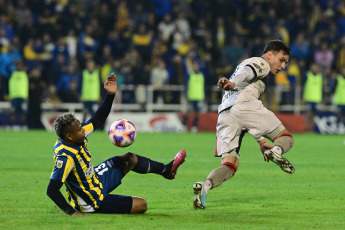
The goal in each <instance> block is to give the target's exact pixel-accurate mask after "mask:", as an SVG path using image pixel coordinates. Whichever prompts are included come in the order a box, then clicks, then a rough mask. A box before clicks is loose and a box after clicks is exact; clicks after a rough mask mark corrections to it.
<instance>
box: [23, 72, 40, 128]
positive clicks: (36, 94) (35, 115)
mask: <svg viewBox="0 0 345 230" xmlns="http://www.w3.org/2000/svg"><path fill="white" fill-rule="evenodd" d="M42 92H43V83H42V79H41V68H40V67H39V66H35V67H34V68H33V69H32V70H31V72H30V74H29V100H28V116H27V117H28V119H27V120H28V128H29V129H41V128H43V126H42V123H41V101H42Z"/></svg>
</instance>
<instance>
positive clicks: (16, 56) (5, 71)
mask: <svg viewBox="0 0 345 230" xmlns="http://www.w3.org/2000/svg"><path fill="white" fill-rule="evenodd" d="M21 59H22V56H21V54H20V53H19V51H18V50H17V48H16V47H15V46H14V45H12V44H9V46H8V50H7V52H5V53H2V54H0V87H1V88H0V101H2V100H5V97H6V96H7V95H8V80H9V78H10V76H11V72H12V71H14V70H15V61H17V60H21Z"/></svg>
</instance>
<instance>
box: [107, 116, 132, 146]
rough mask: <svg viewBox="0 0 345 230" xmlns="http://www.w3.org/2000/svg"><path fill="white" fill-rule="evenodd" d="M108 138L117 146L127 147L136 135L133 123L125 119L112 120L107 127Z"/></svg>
mask: <svg viewBox="0 0 345 230" xmlns="http://www.w3.org/2000/svg"><path fill="white" fill-rule="evenodd" d="M108 136H109V140H110V142H111V143H112V144H114V145H116V146H118V147H127V146H130V145H131V144H133V142H134V140H135V137H136V136H137V129H136V128H135V126H134V124H133V123H132V122H130V121H129V120H126V119H120V120H117V121H114V122H113V123H112V124H111V125H110V127H109V129H108Z"/></svg>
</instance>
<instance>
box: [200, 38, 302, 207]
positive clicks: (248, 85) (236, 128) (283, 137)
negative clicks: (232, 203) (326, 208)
mask: <svg viewBox="0 0 345 230" xmlns="http://www.w3.org/2000/svg"><path fill="white" fill-rule="evenodd" d="M289 57H290V48H289V47H288V46H287V45H286V44H285V43H283V42H282V41H279V40H272V41H269V42H268V43H267V45H266V47H265V49H264V54H263V56H262V57H252V58H249V59H246V60H244V61H243V62H242V63H240V64H239V65H238V66H237V68H236V71H235V72H234V73H233V74H232V76H231V77H230V79H227V78H224V77H222V78H220V79H219V81H218V88H221V89H223V90H225V91H226V92H225V94H224V96H223V99H222V103H221V104H220V106H219V108H218V121H217V142H216V152H215V155H216V156H221V157H222V165H221V167H219V168H216V169H214V170H213V171H212V172H211V173H210V175H209V176H208V177H207V178H206V179H205V180H204V181H203V182H197V183H195V184H194V185H193V190H194V197H193V206H194V208H195V209H204V208H206V195H207V193H208V191H209V190H210V189H213V188H215V187H217V186H219V185H221V184H222V183H223V182H224V181H226V180H229V179H230V178H231V177H233V176H234V175H235V173H236V171H237V167H238V163H239V158H240V147H241V141H242V138H243V136H244V134H245V133H246V132H248V133H250V134H251V135H252V136H253V137H254V138H255V139H256V140H257V142H258V143H259V144H260V150H261V152H262V153H263V156H264V160H265V161H267V162H269V161H273V162H274V163H276V164H277V165H278V166H279V167H280V168H281V169H282V170H283V171H284V172H286V173H290V174H291V173H294V171H295V169H294V167H293V166H292V164H291V163H290V162H289V161H288V160H287V159H286V158H285V157H284V156H283V154H285V153H287V152H288V151H289V150H290V149H291V147H292V145H293V143H294V140H293V138H292V136H291V134H290V133H289V132H288V131H287V130H286V129H285V127H284V126H283V125H282V123H281V122H280V121H279V119H278V118H277V117H276V116H275V115H274V113H273V112H271V111H269V110H268V109H267V108H265V107H264V106H263V104H262V102H261V101H260V100H259V97H260V95H261V94H262V93H263V92H264V90H265V85H266V83H267V78H268V74H269V73H272V74H277V73H278V72H279V71H281V70H283V69H284V68H285V67H286V63H287V62H288V61H289ZM264 137H266V138H268V139H269V140H271V141H272V142H273V143H274V145H273V146H272V145H271V144H269V143H268V142H266V140H265V138H264Z"/></svg>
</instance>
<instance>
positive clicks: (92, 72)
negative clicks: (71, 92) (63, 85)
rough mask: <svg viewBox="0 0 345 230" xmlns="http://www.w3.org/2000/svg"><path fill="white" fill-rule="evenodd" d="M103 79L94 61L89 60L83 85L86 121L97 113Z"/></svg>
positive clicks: (84, 73)
mask: <svg viewBox="0 0 345 230" xmlns="http://www.w3.org/2000/svg"><path fill="white" fill-rule="evenodd" d="M100 92H101V79H100V73H99V71H98V69H97V67H96V62H95V60H93V59H88V60H87V62H86V69H84V70H83V75H82V84H81V99H82V101H83V103H84V119H83V120H84V121H86V120H87V119H88V118H87V116H92V115H93V114H94V113H95V112H96V110H95V109H96V107H97V106H96V105H97V103H98V101H99V100H100V96H101V95H100Z"/></svg>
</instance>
